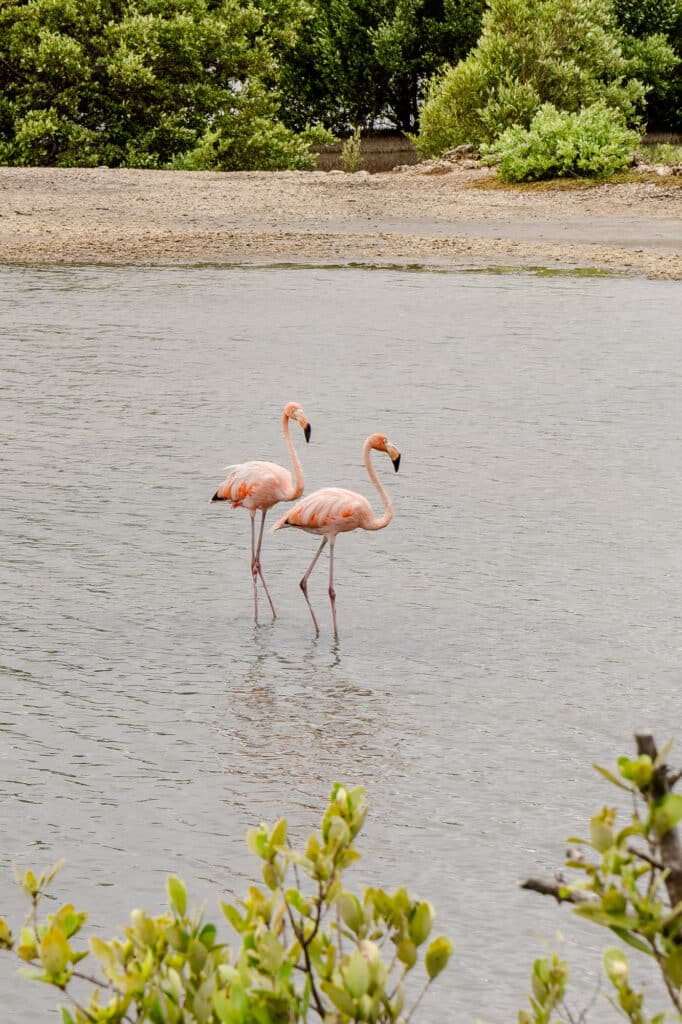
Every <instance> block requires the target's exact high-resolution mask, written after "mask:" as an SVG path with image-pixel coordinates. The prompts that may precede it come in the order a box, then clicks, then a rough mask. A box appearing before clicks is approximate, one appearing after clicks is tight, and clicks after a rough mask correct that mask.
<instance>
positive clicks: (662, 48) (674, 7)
mask: <svg viewBox="0 0 682 1024" xmlns="http://www.w3.org/2000/svg"><path fill="white" fill-rule="evenodd" d="M614 10H615V14H616V19H617V21H618V24H619V25H620V28H621V30H622V32H623V48H624V52H625V54H626V56H627V57H629V58H630V60H631V62H632V68H633V73H634V74H636V75H637V77H638V78H640V79H641V80H642V81H643V82H644V83H645V85H647V86H648V87H649V90H650V91H649V93H648V95H647V99H646V117H647V127H648V130H649V131H673V132H679V131H682V0H614ZM666 51H668V52H666ZM670 51H672V54H673V55H674V57H675V60H676V63H672V62H671V61H670ZM662 56H663V59H661V58H662Z"/></svg>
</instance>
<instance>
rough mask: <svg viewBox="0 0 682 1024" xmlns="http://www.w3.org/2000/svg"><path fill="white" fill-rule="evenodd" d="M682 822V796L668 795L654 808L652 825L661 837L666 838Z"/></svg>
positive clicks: (676, 794)
mask: <svg viewBox="0 0 682 1024" xmlns="http://www.w3.org/2000/svg"><path fill="white" fill-rule="evenodd" d="M679 821H682V796H680V795H679V794H678V793H667V794H666V795H665V796H664V797H663V798H662V800H660V801H659V802H658V804H657V805H656V807H655V808H654V811H653V815H652V823H653V826H654V828H655V829H656V831H657V832H658V834H659V836H664V835H665V834H666V832H669V831H670V829H671V828H674V827H675V825H677V823H678V822H679Z"/></svg>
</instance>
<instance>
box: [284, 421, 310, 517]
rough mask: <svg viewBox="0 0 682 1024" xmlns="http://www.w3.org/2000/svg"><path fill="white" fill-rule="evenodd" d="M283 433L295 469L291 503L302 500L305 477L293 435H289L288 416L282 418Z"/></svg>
mask: <svg viewBox="0 0 682 1024" xmlns="http://www.w3.org/2000/svg"><path fill="white" fill-rule="evenodd" d="M282 431H283V432H284V440H285V441H286V443H287V448H288V449H289V457H290V458H291V465H292V466H293V469H294V488H293V490H292V492H291V497H290V498H289V501H295V500H296V498H300V497H301V495H302V494H303V488H304V487H305V478H304V476H303V467H302V466H301V462H300V459H299V457H298V455H297V454H296V449H295V448H294V442H293V441H292V440H291V435H290V433H289V417H288V416H282Z"/></svg>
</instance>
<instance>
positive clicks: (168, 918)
mask: <svg viewBox="0 0 682 1024" xmlns="http://www.w3.org/2000/svg"><path fill="white" fill-rule="evenodd" d="M366 813H367V806H366V803H365V791H364V789H363V788H362V787H357V788H355V789H351V790H346V789H345V788H344V787H343V786H341V785H339V784H336V785H335V786H334V787H333V789H332V791H331V795H330V799H329V805H328V807H327V809H326V811H325V813H324V817H323V819H322V825H321V829H320V832H319V833H313V834H312V835H311V836H310V837H309V839H308V842H307V844H306V846H305V848H304V849H303V850H296V849H294V848H293V847H292V845H291V844H290V842H289V838H288V829H287V823H286V820H285V819H281V820H280V821H278V822H277V823H276V824H275V825H274V827H273V828H269V827H268V826H267V825H260V827H259V828H254V829H250V830H249V832H248V834H247V844H248V847H249V849H250V851H251V852H252V853H253V854H254V855H255V856H256V857H257V858H258V859H259V860H260V861H262V868H261V871H262V877H263V882H264V883H265V887H261V886H255V885H254V886H251V887H250V888H249V890H248V894H247V895H246V897H245V898H244V899H243V900H242V901H240V902H238V903H227V902H223V903H221V908H222V911H223V914H224V916H225V917H226V918H227V920H228V922H229V923H230V925H231V926H232V928H233V929H234V931H235V932H236V935H237V942H236V944H235V948H234V951H233V950H231V949H230V948H229V947H228V946H226V945H225V944H224V943H223V942H222V941H220V940H219V938H218V929H217V927H216V925H215V924H213V923H211V922H209V921H206V920H205V919H204V914H203V911H202V910H188V903H187V893H186V890H185V886H184V884H183V883H182V882H181V880H180V879H179V878H176V877H174V876H170V877H169V878H168V882H167V891H168V910H167V911H166V912H165V913H163V914H161V915H159V916H157V917H153V916H151V915H149V914H147V913H145V911H144V910H134V911H133V912H132V914H131V915H130V924H129V925H128V927H126V928H124V929H123V934H122V935H121V936H119V937H115V938H113V939H109V940H107V939H102V938H100V937H98V936H92V937H91V938H90V939H89V943H88V945H89V949H88V948H81V949H77V948H75V947H74V946H72V942H74V940H76V939H77V938H78V937H79V933H80V931H81V929H82V927H83V925H84V924H85V921H86V916H87V915H86V914H85V913H82V912H79V911H76V910H75V909H74V908H73V906H72V905H71V904H66V905H65V906H63V907H61V909H60V910H58V911H57V912H56V913H51V914H48V915H47V917H46V918H45V920H41V919H40V917H39V909H40V904H41V901H42V899H43V897H44V896H45V895H46V890H47V887H48V886H49V884H50V882H51V881H52V880H53V878H54V876H55V874H56V873H57V871H58V870H59V867H60V866H61V865H60V864H58V865H56V867H55V868H53V869H52V870H51V871H48V872H45V873H44V874H42V875H39V876H36V875H34V874H33V873H32V872H30V871H27V872H26V873H25V874H23V875H22V874H18V880H19V883H20V885H21V887H22V888H23V890H24V892H25V893H26V895H27V897H28V898H29V900H30V902H31V908H30V912H29V914H28V917H27V918H26V920H25V922H24V924H23V927H22V928H21V929H20V931H19V936H18V938H15V936H14V935H13V934H12V932H11V930H10V927H9V925H8V924H7V922H6V921H4V920H2V919H0V947H1V948H4V949H5V950H6V951H8V952H11V953H13V954H14V955H16V956H17V957H18V958H19V959H20V960H21V961H24V962H25V966H24V967H23V968H22V969H21V971H20V973H22V974H24V975H25V976H27V977H29V978H31V979H35V980H38V981H42V982H47V983H48V984H50V985H53V986H54V987H55V988H57V989H59V990H60V991H61V992H62V993H63V995H64V996H66V998H67V999H68V1000H69V1005H68V1007H65V1008H62V1022H63V1024H93V1022H104V1021H106V1022H107V1024H126V1022H131V1024H132V1022H133V1021H134V1022H135V1024H142V1022H147V1021H148V1022H151V1024H296V1022H299V1021H301V1022H303V1021H309V1020H314V1019H320V1020H325V1021H328V1022H332V1021H333V1022H335V1024H346V1022H351V1021H367V1022H369V1024H393V1022H396V1024H397V1022H399V1021H405V1022H407V1021H409V1020H411V1019H412V1013H413V1011H414V1009H415V1008H416V1006H417V1005H418V1004H419V1002H420V1000H421V997H422V995H423V993H424V992H425V991H426V989H427V988H428V987H429V986H430V985H431V983H432V982H433V981H434V979H435V978H436V977H437V976H438V975H439V974H440V973H441V971H442V970H443V969H444V968H445V967H446V965H447V963H448V960H449V958H450V955H451V953H452V944H451V943H450V941H449V940H448V939H446V938H445V937H444V936H438V937H437V938H434V939H433V940H432V941H431V942H430V943H428V945H426V948H425V949H424V946H425V944H426V942H427V939H428V937H429V934H430V932H431V928H432V924H433V917H434V912H433V908H432V906H431V904H430V903H428V902H426V901H425V900H417V899H415V898H414V897H412V896H411V895H410V894H409V893H408V892H407V890H406V889H404V888H400V889H398V890H397V891H396V892H395V893H393V894H392V895H390V894H389V893H387V892H385V891H384V890H383V889H374V888H369V889H366V890H365V891H364V894H363V895H362V896H357V895H355V894H354V893H352V892H350V891H348V890H345V889H344V888H343V883H342V876H343V872H344V871H345V869H346V868H347V867H348V866H349V865H350V864H353V863H354V862H355V861H357V860H358V859H359V857H360V854H359V853H358V851H357V849H356V847H355V840H356V837H357V835H358V833H359V832H360V829H361V828H362V825H363V823H364V820H365V816H366ZM292 876H293V877H292ZM420 949H422V951H423V954H424V955H423V970H424V982H423V986H422V989H421V993H420V995H419V997H418V998H417V1001H416V1003H415V1004H414V1005H413V1007H412V1009H411V1010H410V1011H409V1012H408V1013H405V1012H404V981H405V978H406V976H407V975H408V974H409V973H410V971H411V970H412V969H413V968H414V967H415V966H416V964H417V961H418V959H419V950H420ZM88 956H91V957H92V958H93V960H94V961H96V965H95V966H94V967H91V968H88V969H86V970H83V968H82V967H81V966H80V962H81V961H82V960H84V959H85V958H86V957H88ZM74 979H78V980H79V987H78V989H77V990H74V987H73V985H72V982H73V981H74ZM84 985H85V986H87V985H89V986H90V989H91V991H90V993H89V999H87V1000H85V999H83V998H82V997H81V995H80V993H81V992H82V990H83V987H84Z"/></svg>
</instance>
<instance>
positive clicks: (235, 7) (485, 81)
mask: <svg viewBox="0 0 682 1024" xmlns="http://www.w3.org/2000/svg"><path fill="white" fill-rule="evenodd" d="M484 10H485V15H484ZM481 28H482V34H481ZM680 56H682V0H641V2H640V0H490V4H489V5H486V0H97V2H93V0H3V2H2V3H1V4H0V162H2V163H10V164H47V165H83V166H93V165H98V164H104V165H108V166H112V167H117V166H129V167H177V168H198V169H204V168H208V169H224V170H242V169H248V168H263V169H277V168H305V167H311V166H313V165H314V158H313V157H312V156H311V153H310V148H309V147H310V143H311V142H312V141H317V142H320V141H330V135H329V130H333V131H335V132H338V133H342V134H349V133H350V132H351V131H353V130H355V129H357V128H362V129H368V128H372V127H377V126H383V127H393V128H398V129H401V130H403V131H407V132H412V131H416V130H417V129H418V128H419V127H420V124H421V135H420V138H419V145H420V149H421V151H422V152H423V153H424V154H427V155H428V154H433V153H438V152H441V151H443V150H445V149H448V148H450V147H452V146H454V145H457V144H458V143H460V142H471V143H475V144H479V143H480V142H483V141H488V142H490V141H492V140H493V139H494V138H495V137H496V136H497V135H499V134H500V133H501V132H502V131H504V130H505V129H506V128H508V127H510V126H511V125H513V124H520V125H522V126H524V127H526V128H527V127H528V126H529V124H530V121H531V119H532V118H533V116H534V115H535V114H536V113H537V111H538V110H539V108H540V107H541V106H542V104H543V103H552V104H554V105H555V106H556V107H557V108H558V109H560V110H565V111H569V112H575V111H577V110H578V109H579V108H580V107H581V106H590V105H592V104H594V103H597V102H600V101H604V102H605V103H606V104H607V105H609V106H611V107H613V108H615V109H618V110H620V111H622V112H623V113H624V114H625V116H626V119H628V120H629V121H630V122H633V123H634V121H635V119H636V118H637V117H640V116H641V117H644V118H646V117H648V118H649V122H650V127H652V128H669V129H673V130H674V129H675V128H677V129H679V127H680V120H681V118H682V61H680V60H679V57H680ZM647 93H648V100H647V101H646V104H647V106H646V109H645V96H646V95H647ZM424 97H425V100H424ZM311 125H312V126H316V128H317V129H318V133H317V135H316V136H314V135H311V134H310V133H311V128H310V126H311ZM322 129H327V130H328V133H327V135H326V136H324V137H323V136H321V135H320V130H322Z"/></svg>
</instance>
